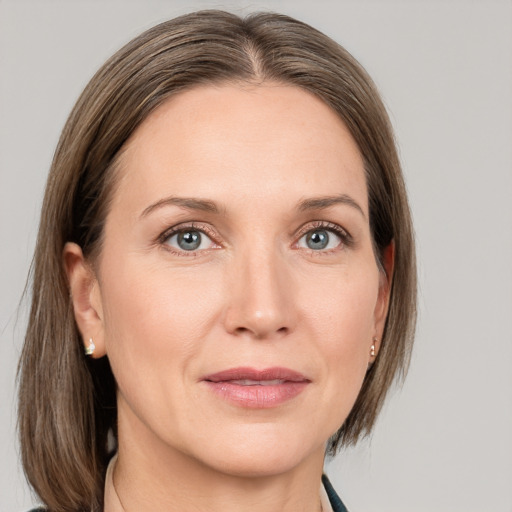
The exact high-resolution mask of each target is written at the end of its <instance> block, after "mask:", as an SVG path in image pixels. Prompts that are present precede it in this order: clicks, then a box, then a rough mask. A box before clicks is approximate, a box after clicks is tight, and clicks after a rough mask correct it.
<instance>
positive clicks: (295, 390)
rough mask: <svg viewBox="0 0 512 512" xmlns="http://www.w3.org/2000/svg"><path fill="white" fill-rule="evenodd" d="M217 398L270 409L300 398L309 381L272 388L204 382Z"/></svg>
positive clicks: (271, 386) (222, 382) (251, 407)
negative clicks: (297, 397)
mask: <svg viewBox="0 0 512 512" xmlns="http://www.w3.org/2000/svg"><path fill="white" fill-rule="evenodd" d="M204 382H205V383H206V384H207V385H208V387H209V388H210V390H212V391H213V392H214V393H215V394H216V395H217V396H220V397H221V398H223V399H225V400H227V401H229V402H231V403H233V404H235V405H238V406H240V407H247V408H250V409H268V408H271V407H277V406H279V405H281V404H284V403H285V402H288V401H289V400H292V399H293V398H295V397H296V396H298V395H299V394H300V393H302V391H304V390H305V389H306V386H307V385H308V384H309V381H300V382H293V381H285V382H283V383H282V384H275V385H270V386H261V385H254V386H242V385H240V384H234V383H232V382H230V381H221V382H211V381H204Z"/></svg>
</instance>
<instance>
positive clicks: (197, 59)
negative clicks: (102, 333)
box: [18, 11, 416, 512]
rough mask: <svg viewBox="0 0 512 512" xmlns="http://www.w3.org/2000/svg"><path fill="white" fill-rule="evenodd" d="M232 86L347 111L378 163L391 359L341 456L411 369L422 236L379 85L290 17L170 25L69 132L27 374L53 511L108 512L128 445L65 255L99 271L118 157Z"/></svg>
mask: <svg viewBox="0 0 512 512" xmlns="http://www.w3.org/2000/svg"><path fill="white" fill-rule="evenodd" d="M226 81H228V82H229V81H231V82H242V83H243V82H247V83H260V82H263V81H274V82H280V83H285V84H290V85H295V86H297V87H301V88H303V89H305V90H307V91H310V92H311V93H313V94H315V95H316V96H317V97H319V98H321V99H322V100H323V101H324V102H325V103H326V104H328V105H329V106H330V107H331V108H332V109H333V110H334V111H336V112H337V113H338V115H339V116H340V118H341V119H342V120H343V121H344V122H345V124H346V126H347V127H348V129H349V130H350V132H351V133H352V136H353V137H354V139H355V141H356V142H357V144H358V146H359V149H360V151H361V154H362V156H363V159H364V162H365V170H366V180H367V185H368V199H369V210H370V227H371V233H372V237H373V242H374V247H375V252H376V257H377V259H380V258H381V256H382V254H383V251H384V249H385V248H386V247H388V246H389V244H390V243H394V250H395V265H394V273H393V280H392V289H391V298H390V306H389V312H388V318H387V323H386V327H385V332H384V336H383V339H382V341H381V346H380V352H379V355H378V357H377V359H376V362H375V364H374V365H373V366H372V367H371V369H370V370H369V371H368V373H367V375H366V378H365V381H364V384H363V387H362V390H361V392H360V394H359V396H358V398H357V401H356V403H355V406H354V408H353V410H352V411H351V413H350V415H349V416H348V418H347V419H346V421H345V423H344V424H343V426H342V427H341V428H340V430H339V431H338V432H337V433H336V434H335V435H334V436H333V437H332V439H331V442H330V446H329V452H330V453H331V454H334V453H335V451H336V449H337V448H338V447H339V446H340V445H341V444H350V443H355V442H356V441H357V440H358V438H360V437H361V436H364V435H366V434H368V433H369V432H370V430H371V428H372V426H373V425H374V423H375V420H376V417H377V414H378V412H379V410H380V408H381V406H382V403H383V400H384V398H385V395H386V393H387V391H388V390H389V388H390V386H391V384H392V382H393V381H394V379H395V378H396V377H397V376H398V377H403V375H404V373H405V371H406V369H407V366H408V363H409V358H410V349H411V344H412V338H413V334H414V326H415V317H416V314H415V313H416V309H415V305H416V268H415V255H414V241H413V229H412V224H411V217H410V212H409V206H408V202H407V197H406V191H405V186H404V182H403V178H402V173H401V169H400V163H399V159H398V156H397V151H396V147H395V141H394V138H393V132H392V128H391V125H390V122H389V119H388V116H387V113H386V110H385V108H384V106H383V104H382V101H381V100H380V98H379V95H378V93H377V91H376V88H375V86H374V85H373V82H372V81H371V79H370V78H369V76H368V75H367V74H366V72H365V71H364V70H363V69H362V67H361V66H360V65H359V64H358V63H357V61H355V59H354V58H353V57H352V56H351V55H350V54H349V53H348V52H347V51H346V50H344V49H343V48H342V47H340V46H339V45H338V44H336V43H335V42H334V41H332V40H331V39H330V38H328V37H327V36H325V35H324V34H322V33H320V32H318V31H317V30H315V29H313V28H311V27H310V26H308V25H306V24H304V23H302V22H299V21H296V20H294V19H292V18H289V17H286V16H282V15H278V14H270V13H261V14H253V15H250V16H248V17H246V18H245V19H241V18H240V17H238V16H236V15H233V14H229V13H226V12H221V11H200V12H196V13H192V14H189V15H186V16H182V17H180V18H176V19H174V20H171V21H168V22H165V23H162V24H160V25H158V26H156V27H154V28H152V29H150V30H148V31H147V32H145V33H143V34H142V35H140V36H139V37H137V38H136V39H134V40H133V41H131V42H130V43H128V44H127V45H126V46H125V47H124V48H122V49H121V50H119V51H118V52H117V53H116V54H115V55H114V56H113V57H112V58H111V59H110V60H108V61H107V62H106V63H105V64H104V65H103V67H102V68H101V69H100V70H99V71H98V72H97V73H96V75H95V76H94V77H93V78H92V80H91V81H90V83H89V84H88V85H87V87H86V89H85V90H84V92H83V93H82V95H81V97H80V98H79V100H78V102H77V104H76V106H75V107H74V109H73V111H72V113H71V115H70V117H69V119H68V121H67V123H66V125H65V127H64V130H63V133H62V136H61V139H60V141H59V144H58V146H57V149H56V152H55V156H54V160H53V163H52V166H51V170H50V174H49V177H48V182H47V186H46V194H45V198H44V202H43V207H42V213H41V222H40V227H39V234H38V239H37V246H36V250H35V255H34V261H33V266H32V270H31V291H32V306H31V313H30V318H29V324H28V329H27V334H26V338H25V345H24V348H23V352H22V357H21V360H20V366H19V411H18V414H19V418H18V424H19V433H20V439H21V453H22V460H23V465H24V468H25V473H26V475H27V478H28V480H29V482H30V484H31V485H32V486H33V488H34V489H35V491H36V492H37V494H38V495H39V497H40V498H41V500H42V501H43V503H44V504H45V505H46V506H47V507H48V509H49V510H51V511H54V512H60V511H70V510H74V511H77V510H83V511H85V510H87V511H89V510H90V511H99V510H102V502H103V485H104V473H105V468H106V464H107V463H108V458H109V453H108V448H107V435H108V433H109V431H110V432H112V433H113V434H114V436H115V434H116V398H115V380H114V377H113V376H112V373H111V370H110V366H109V363H108V360H107V359H106V358H103V359H100V360H87V359H86V357H85V355H84V353H83V342H82V340H81V339H80V336H79V333H78V330H77V327H76V324H75V320H74V316H73V308H72V304H71V300H70V295H69V288H68V283H67V280H66V276H65V272H64V266H63V261H62V252H63V248H64V244H65V243H66V242H68V241H73V242H76V243H77V244H79V245H80V246H81V248H82V250H83V253H84V255H85V257H86V258H88V259H89V261H90V262H91V264H93V263H94V260H95V258H96V257H97V256H98V254H99V253H100V252H101V244H102V234H103V225H104V222H105V217H106V215H107V213H108V210H109V201H110V199H111V196H112V193H113V189H114V188H115V174H116V173H115V168H116V165H115V164H116V156H118V154H119V152H120V150H121V148H122V147H123V145H124V144H125V142H126V141H127V139H128V138H129V137H130V135H131V134H132V133H133V132H134V130H135V129H136V128H137V126H139V125H140V124H141V122H142V121H144V119H146V118H147V117H148V115H149V114H150V113H151V112H152V111H154V110H155V109H156V108H157V107H158V106H159V105H161V104H162V103H163V102H164V101H165V100H166V99H168V98H169V97H171V96H173V95H176V94H177V93H179V92H180V91H183V90H186V89H190V88H191V87H194V86H198V85H201V84H214V83H219V82H226ZM340 392H342V390H340Z"/></svg>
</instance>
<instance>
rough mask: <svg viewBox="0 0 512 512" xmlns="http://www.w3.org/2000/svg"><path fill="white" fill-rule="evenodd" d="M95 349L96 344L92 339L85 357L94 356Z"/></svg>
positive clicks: (86, 348) (86, 349)
mask: <svg viewBox="0 0 512 512" xmlns="http://www.w3.org/2000/svg"><path fill="white" fill-rule="evenodd" d="M95 348H96V345H95V344H94V341H92V338H89V345H87V347H85V355H86V356H92V355H93V354H94V349H95Z"/></svg>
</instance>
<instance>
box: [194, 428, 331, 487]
mask: <svg viewBox="0 0 512 512" xmlns="http://www.w3.org/2000/svg"><path fill="white" fill-rule="evenodd" d="M259 430H262V429H259ZM265 430H268V429H265ZM272 434H273V435H272ZM272 434H271V433H270V432H266V433H263V432H261V431H260V432H259V433H246V434H245V435H243V433H239V434H238V435H232V436H228V437H227V438H224V439H218V438H216V439H212V440H211V444H209V445H208V446H207V447H205V448H204V450H202V452H201V454H200V459H201V460H202V462H203V463H204V464H206V465H207V466H209V467H210V468H213V469H214V470H216V471H218V472H220V473H224V474H226V475H229V476H236V477H242V478H265V477H271V476H275V475H279V474H284V473H288V472H291V471H293V470H294V469H296V468H299V467H300V466H302V464H304V463H305V462H306V461H309V464H310V463H311V459H312V458H318V463H319V465H322V464H323V458H324V453H325V441H323V440H322V441H316V442H314V441H313V440H310V439H306V437H307V436H298V435H293V434H291V433H289V432H287V431H285V432H281V433H279V434H280V435H279V434H278V433H276V432H273V433H272Z"/></svg>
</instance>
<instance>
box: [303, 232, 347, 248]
mask: <svg viewBox="0 0 512 512" xmlns="http://www.w3.org/2000/svg"><path fill="white" fill-rule="evenodd" d="M341 243H342V239H341V237H340V235H338V234H336V233H335V232H334V231H332V230H330V229H314V230H312V231H308V232H307V233H306V234H305V235H303V236H302V237H301V238H300V240H299V242H298V244H297V245H298V246H299V247H302V248H306V249H311V250H313V251H324V250H326V249H327V250H329V249H335V248H336V247H338V246H339V245H340V244H341Z"/></svg>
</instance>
